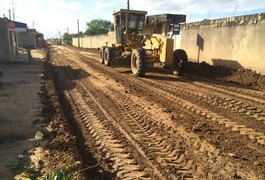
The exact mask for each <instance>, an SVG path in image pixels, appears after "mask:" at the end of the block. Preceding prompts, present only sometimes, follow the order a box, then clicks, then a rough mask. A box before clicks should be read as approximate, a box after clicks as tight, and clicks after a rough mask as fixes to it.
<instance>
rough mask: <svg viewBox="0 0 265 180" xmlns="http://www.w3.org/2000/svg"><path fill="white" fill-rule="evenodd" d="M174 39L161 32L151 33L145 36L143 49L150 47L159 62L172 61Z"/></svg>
mask: <svg viewBox="0 0 265 180" xmlns="http://www.w3.org/2000/svg"><path fill="white" fill-rule="evenodd" d="M173 45H174V40H173V39H171V38H168V37H166V36H162V35H161V34H152V35H150V36H149V37H147V38H146V41H145V46H144V48H145V49H151V50H152V52H155V53H157V54H154V55H155V56H157V55H158V56H159V59H160V62H161V63H163V64H164V65H171V64H172V63H173Z"/></svg>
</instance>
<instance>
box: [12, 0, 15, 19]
mask: <svg viewBox="0 0 265 180" xmlns="http://www.w3.org/2000/svg"><path fill="white" fill-rule="evenodd" d="M12 11H13V21H15V3H14V1H13V0H12Z"/></svg>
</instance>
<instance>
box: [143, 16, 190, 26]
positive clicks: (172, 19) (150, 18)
mask: <svg viewBox="0 0 265 180" xmlns="http://www.w3.org/2000/svg"><path fill="white" fill-rule="evenodd" d="M155 22H156V23H164V22H169V23H171V24H179V23H182V22H186V15H184V14H158V15H151V16H147V17H146V24H148V25H151V24H154V23H155Z"/></svg>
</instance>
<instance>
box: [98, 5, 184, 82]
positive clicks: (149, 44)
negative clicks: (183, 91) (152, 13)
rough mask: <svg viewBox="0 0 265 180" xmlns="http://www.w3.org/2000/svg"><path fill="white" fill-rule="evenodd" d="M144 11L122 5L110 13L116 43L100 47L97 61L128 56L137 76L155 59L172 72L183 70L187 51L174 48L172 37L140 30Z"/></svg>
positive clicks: (143, 20) (107, 61) (102, 61)
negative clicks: (124, 7)
mask: <svg viewBox="0 0 265 180" xmlns="http://www.w3.org/2000/svg"><path fill="white" fill-rule="evenodd" d="M146 13H147V12H146V11H135V10H125V9H121V10H119V11H117V12H114V13H113V16H114V34H115V43H114V44H112V45H111V46H103V47H101V49H100V55H101V60H100V62H101V63H102V64H105V65H106V66H110V65H111V64H112V61H113V60H114V59H115V58H121V57H125V58H130V60H131V70H132V73H133V74H134V75H136V76H139V77H141V76H144V75H145V72H146V70H147V67H148V66H152V65H154V63H160V64H162V65H163V66H165V67H170V68H172V70H173V73H174V74H177V75H180V74H182V73H183V66H184V65H185V63H186V62H187V60H188V59H187V54H186V52H185V51H184V50H182V49H178V50H175V51H174V52H173V45H174V40H173V39H172V38H168V37H167V36H163V35H161V34H143V29H144V25H145V21H146V19H145V15H146Z"/></svg>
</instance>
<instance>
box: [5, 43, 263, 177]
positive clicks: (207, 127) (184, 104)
mask: <svg viewBox="0 0 265 180" xmlns="http://www.w3.org/2000/svg"><path fill="white" fill-rule="evenodd" d="M41 59H42V60H44V59H43V58H36V59H35V60H36V61H33V62H32V63H31V64H30V65H17V64H16V65H11V67H12V68H13V69H20V70H19V71H17V70H16V73H5V74H9V75H10V74H12V76H11V75H10V79H12V82H13V81H14V82H20V83H21V81H22V80H21V79H23V82H26V83H24V84H19V85H16V86H15V87H9V86H7V84H8V83H7V82H9V81H7V80H6V79H5V78H7V77H8V76H9V75H6V76H3V77H2V78H0V82H1V83H2V86H1V89H0V93H1V94H0V98H1V99H0V100H1V107H4V108H6V109H4V110H3V111H1V114H5V116H6V117H5V118H3V117H4V116H1V118H2V119H3V121H2V119H1V123H4V122H6V124H5V128H6V129H7V131H5V133H3V135H5V136H3V135H2V136H1V137H3V138H1V144H0V145H1V149H0V153H1V156H2V157H6V160H5V161H3V162H2V163H0V165H1V166H0V167H1V168H0V174H1V177H5V179H13V178H12V177H14V176H15V175H17V174H20V176H18V175H17V176H16V178H17V179H19V177H31V178H32V179H34V178H37V177H41V176H44V175H45V173H46V175H47V173H48V172H51V171H52V170H54V169H61V170H65V169H66V170H69V171H70V172H72V173H73V176H72V179H265V165H264V162H265V134H264V132H265V106H264V105H265V100H264V95H265V90H264V76H261V75H259V74H256V73H254V72H252V71H249V70H237V71H235V70H230V69H224V68H221V67H211V66H208V65H207V64H204V63H202V64H200V65H198V64H194V63H189V65H188V66H187V67H189V68H188V70H186V74H185V76H183V77H176V76H174V75H171V73H170V72H169V71H168V70H163V69H160V68H153V69H149V71H148V72H147V73H146V76H145V77H144V78H137V77H134V76H132V75H131V72H130V68H129V67H127V66H117V65H116V66H115V67H106V66H104V65H102V64H100V63H99V57H98V55H96V54H94V53H90V52H86V51H81V50H78V49H73V48H69V47H63V46H52V47H51V48H50V53H49V56H48V59H46V60H44V61H41ZM9 66H10V65H8V66H7V68H6V69H12V68H10V67H9ZM20 66H22V67H20ZM24 66H25V67H26V66H27V69H26V70H25V69H23V68H25V67H24ZM29 67H30V68H29ZM31 68H32V69H34V72H32V70H31ZM192 69H194V70H196V69H197V70H196V71H194V70H192ZM4 71H5V69H4ZM10 72H11V71H10ZM29 72H31V73H33V74H42V75H40V76H36V77H38V78H36V77H35V76H33V75H30V76H28V75H26V74H29ZM33 77H34V78H35V79H34V78H33ZM27 84H28V86H27V87H26V85H27ZM34 84H35V85H34ZM29 85H31V86H32V87H31V88H32V89H31V88H30V87H29ZM20 86H25V87H24V88H20ZM13 91H14V92H13ZM20 91H21V92H20ZM19 93H21V94H22V96H19V95H18V94H19ZM11 94H12V95H11ZM13 96H14V97H13ZM18 97H20V98H21V100H20V99H19V98H18ZM12 98H13V100H12ZM25 101H27V102H29V103H28V104H30V107H29V106H27V105H25V103H24V102H25ZM2 102H5V103H2ZM8 104H9V106H8ZM13 106H14V107H13ZM10 107H12V108H13V111H10V109H11V108H10ZM28 109H30V110H28ZM1 110H2V108H1ZM26 111H28V113H25V112H26ZM8 114H12V116H11V115H10V117H9V116H8ZM18 117H19V118H18ZM10 122H14V123H10ZM21 122H22V123H21ZM18 124H19V126H18ZM0 127H1V128H2V127H4V126H2V125H1V126H0ZM0 132H2V131H0ZM3 132H4V131H3ZM19 132H20V133H19ZM14 134H19V135H21V134H22V135H23V136H22V137H23V138H21V139H20V138H18V137H20V136H19V135H16V138H14V139H13V140H10V139H12V138H11V137H12V136H11V135H14ZM25 134H26V135H25ZM8 135H10V137H9V136H8ZM18 143H19V145H18ZM21 144H22V145H21ZM26 144H29V146H28V147H27V146H25V145H26ZM17 147H19V148H17ZM15 149H16V150H15ZM20 154H21V155H22V154H23V155H24V156H23V159H22V160H24V158H25V162H27V164H26V166H25V167H24V169H23V168H22V169H16V168H15V170H16V171H15V172H14V171H13V173H12V172H11V171H10V170H12V169H14V168H12V166H4V165H6V164H9V165H10V162H13V167H17V166H14V165H17V164H19V163H20V162H21V156H20V160H19V158H18V155H20ZM7 157H8V158H7ZM10 157H12V158H10ZM30 157H32V158H31V159H29V158H30ZM29 160H30V161H29ZM8 162H9V163H8ZM23 162H24V161H23ZM11 164H12V163H11ZM18 167H19V166H18ZM21 172H22V174H21ZM52 172H54V171H52Z"/></svg>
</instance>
